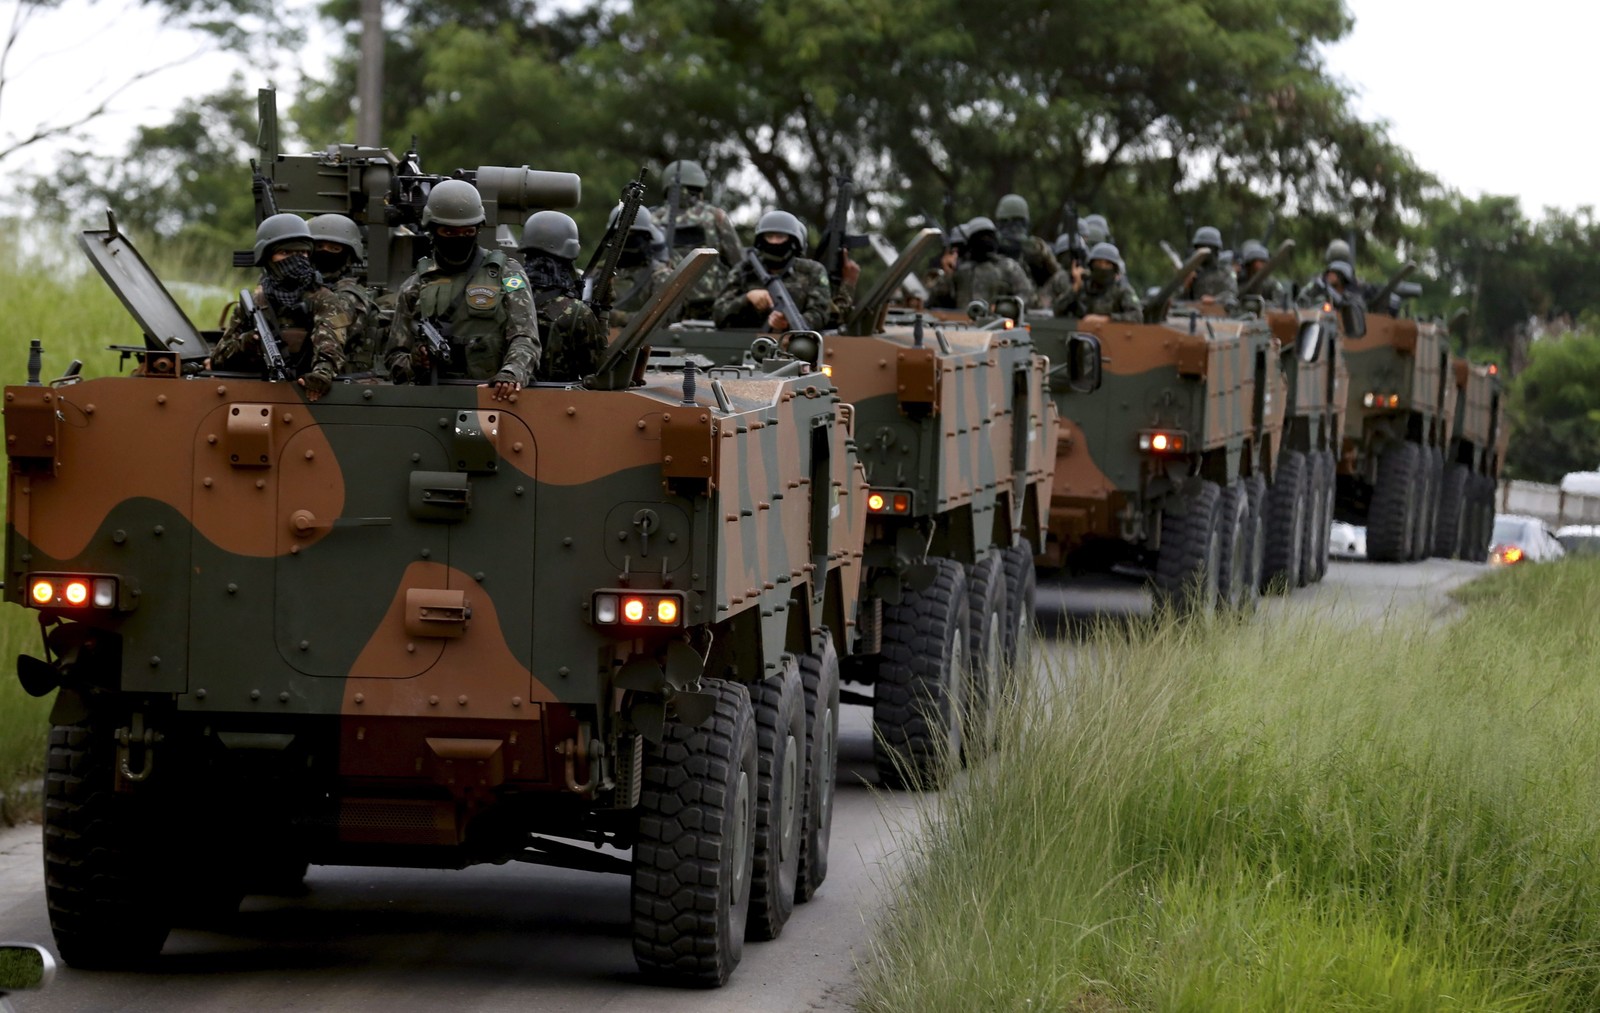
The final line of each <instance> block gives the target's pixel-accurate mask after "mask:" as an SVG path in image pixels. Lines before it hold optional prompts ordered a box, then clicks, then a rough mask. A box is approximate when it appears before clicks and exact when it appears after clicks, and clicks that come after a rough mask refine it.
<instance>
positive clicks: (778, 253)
mask: <svg viewBox="0 0 1600 1013" xmlns="http://www.w3.org/2000/svg"><path fill="white" fill-rule="evenodd" d="M778 234H780V233H772V232H765V233H762V234H761V235H759V236H757V237H756V256H757V257H759V258H760V260H761V266H762V267H765V268H766V269H767V270H768V271H769V272H770V273H772V274H778V273H779V272H782V271H784V270H787V269H788V267H789V265H790V264H791V263H792V262H793V261H794V258H795V256H796V255H797V254H799V252H800V244H799V243H797V242H795V239H794V237H793V236H784V237H783V242H781V243H771V242H768V241H767V239H766V237H767V236H770V235H778Z"/></svg>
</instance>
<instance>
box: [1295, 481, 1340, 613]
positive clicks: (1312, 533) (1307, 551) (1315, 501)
mask: <svg viewBox="0 0 1600 1013" xmlns="http://www.w3.org/2000/svg"><path fill="white" fill-rule="evenodd" d="M1326 483H1327V478H1326V477H1325V476H1324V475H1323V474H1322V456H1321V455H1320V454H1318V453H1317V452H1316V451H1315V450H1313V451H1311V452H1310V453H1308V454H1306V526H1305V531H1304V532H1302V533H1301V536H1300V538H1301V541H1300V569H1299V570H1298V571H1296V573H1295V584H1296V585H1297V586H1299V587H1307V586H1309V585H1311V584H1313V583H1315V582H1316V579H1317V546H1318V545H1320V544H1321V539H1320V538H1318V537H1317V532H1318V531H1319V530H1321V529H1322V528H1323V527H1324V526H1326V525H1328V524H1331V523H1332V520H1331V518H1329V517H1328V516H1327V514H1326V512H1325V511H1326V510H1327V505H1328V497H1327V491H1328V489H1327V484H1326Z"/></svg>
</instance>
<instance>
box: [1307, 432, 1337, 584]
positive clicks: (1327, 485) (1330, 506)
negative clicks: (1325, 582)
mask: <svg viewBox="0 0 1600 1013" xmlns="http://www.w3.org/2000/svg"><path fill="white" fill-rule="evenodd" d="M1312 456H1313V458H1314V459H1315V460H1316V461H1317V462H1318V463H1320V465H1321V467H1322V523H1321V524H1320V525H1319V526H1318V527H1317V542H1316V545H1317V550H1316V564H1317V568H1316V573H1315V575H1314V576H1313V577H1312V578H1311V579H1312V580H1313V581H1320V580H1321V579H1322V578H1323V577H1326V576H1327V575H1328V552H1329V549H1330V548H1331V547H1332V544H1333V510H1334V501H1335V498H1336V497H1337V495H1338V489H1339V462H1338V460H1337V459H1336V458H1335V457H1334V456H1333V451H1331V450H1323V451H1319V452H1317V453H1316V454H1314V455H1312Z"/></svg>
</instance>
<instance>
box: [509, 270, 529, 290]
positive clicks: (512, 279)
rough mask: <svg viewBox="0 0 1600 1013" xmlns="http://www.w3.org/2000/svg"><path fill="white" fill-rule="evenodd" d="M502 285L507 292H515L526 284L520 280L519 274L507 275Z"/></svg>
mask: <svg viewBox="0 0 1600 1013" xmlns="http://www.w3.org/2000/svg"><path fill="white" fill-rule="evenodd" d="M504 284H505V286H506V291H507V292H515V291H516V290H517V289H519V288H521V287H522V286H524V285H526V284H527V282H525V281H523V280H522V275H520V274H508V275H506V277H505V282H504Z"/></svg>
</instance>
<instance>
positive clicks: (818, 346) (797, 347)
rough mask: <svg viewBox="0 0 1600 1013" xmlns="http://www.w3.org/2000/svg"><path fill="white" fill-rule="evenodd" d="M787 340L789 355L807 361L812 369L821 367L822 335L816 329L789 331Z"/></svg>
mask: <svg viewBox="0 0 1600 1013" xmlns="http://www.w3.org/2000/svg"><path fill="white" fill-rule="evenodd" d="M787 342H788V346H789V354H790V355H792V356H794V357H795V358H796V359H801V360H803V361H805V362H809V363H810V364H811V367H812V368H813V369H821V368H822V335H820V334H818V333H817V332H816V331H791V332H789V336H788V339H787Z"/></svg>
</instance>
